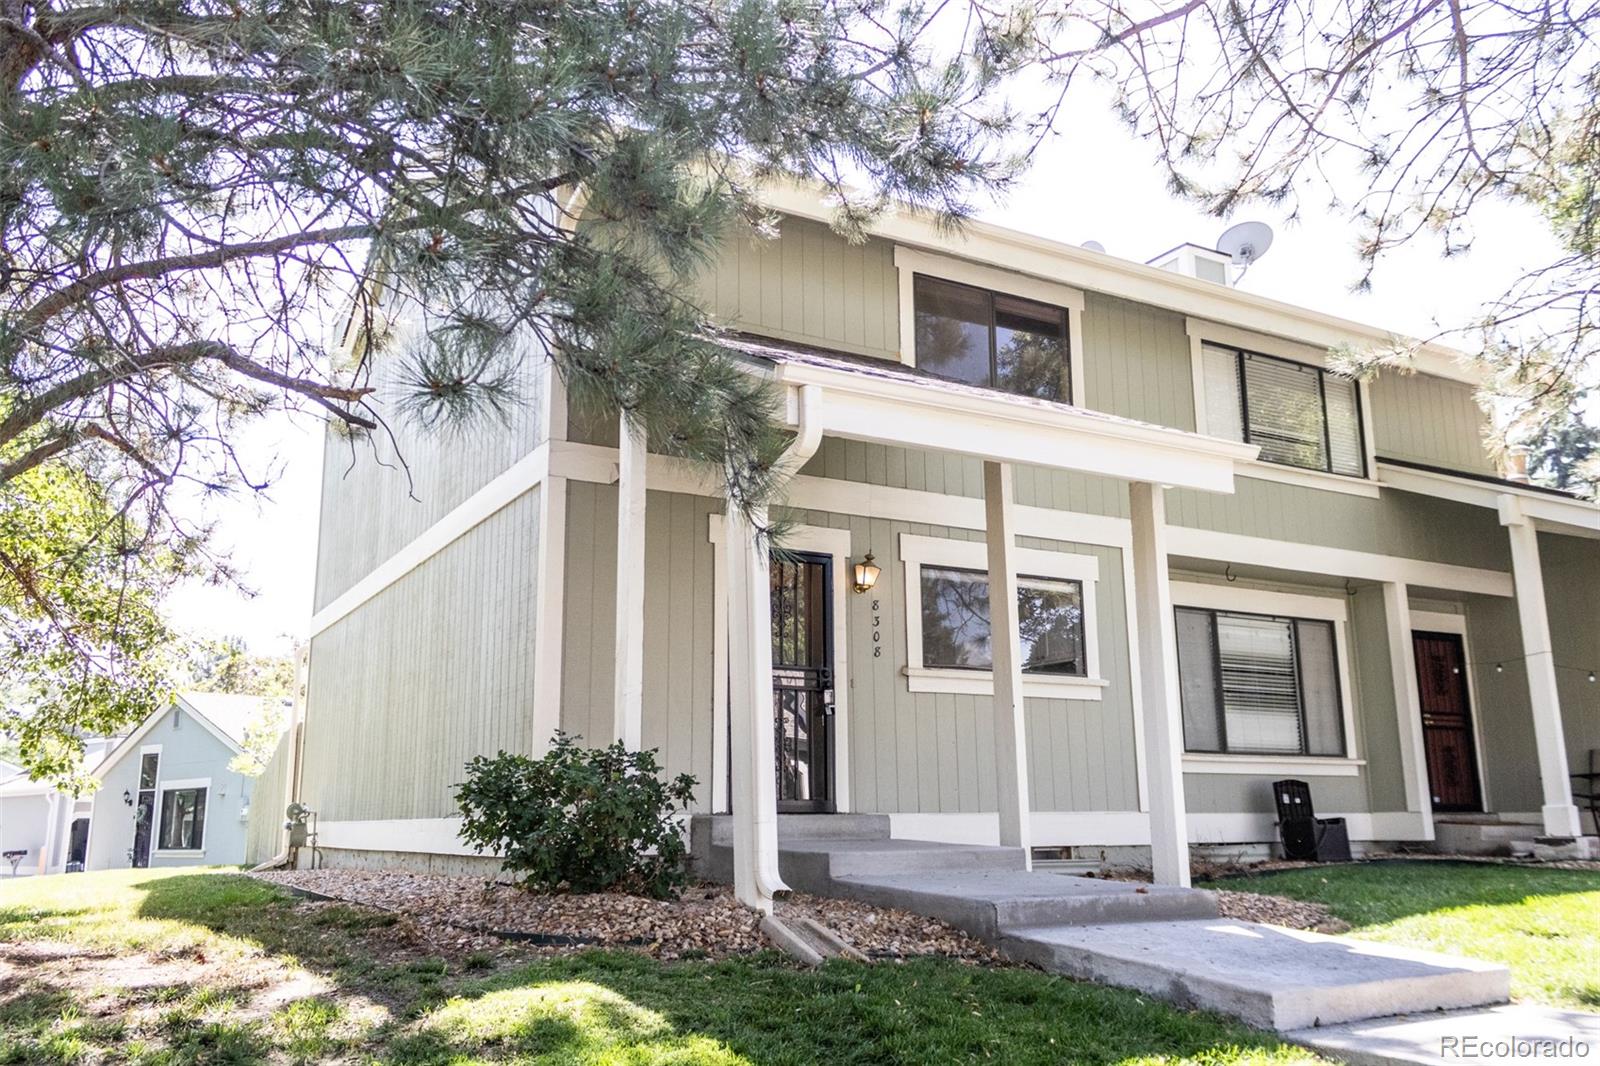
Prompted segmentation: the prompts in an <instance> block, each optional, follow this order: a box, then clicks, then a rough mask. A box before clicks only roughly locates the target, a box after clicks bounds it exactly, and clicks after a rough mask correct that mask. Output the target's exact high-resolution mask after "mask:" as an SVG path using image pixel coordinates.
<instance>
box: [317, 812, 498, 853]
mask: <svg viewBox="0 0 1600 1066" xmlns="http://www.w3.org/2000/svg"><path fill="white" fill-rule="evenodd" d="M317 847H319V848H339V849H342V850H345V851H410V852H418V853H421V854H425V855H478V854H480V853H479V852H477V851H475V850H474V849H473V847H472V845H470V844H467V843H465V842H464V841H463V840H462V839H461V819H460V818H380V819H372V820H365V821H339V822H323V823H321V824H320V825H318V826H317Z"/></svg>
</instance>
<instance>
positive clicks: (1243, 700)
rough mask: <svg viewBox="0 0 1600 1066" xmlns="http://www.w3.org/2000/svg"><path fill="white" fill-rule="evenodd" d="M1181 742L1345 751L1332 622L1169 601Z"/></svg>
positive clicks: (1221, 747)
mask: <svg viewBox="0 0 1600 1066" xmlns="http://www.w3.org/2000/svg"><path fill="white" fill-rule="evenodd" d="M1177 628H1178V675H1179V684H1180V690H1181V693H1182V700H1183V737H1184V747H1185V748H1186V749H1187V750H1188V751H1192V752H1209V753H1227V754H1246V755H1328V756H1343V755H1344V754H1345V735H1344V717H1343V711H1342V702H1341V699H1340V694H1339V669H1338V661H1337V657H1336V652H1335V648H1334V627H1333V623H1332V622H1329V621H1325V620H1321V619H1307V618H1283V617H1277V616H1273V615H1259V614H1238V613H1232V612H1227V611H1213V610H1203V609H1200V608H1194V607H1179V608H1178V609H1177Z"/></svg>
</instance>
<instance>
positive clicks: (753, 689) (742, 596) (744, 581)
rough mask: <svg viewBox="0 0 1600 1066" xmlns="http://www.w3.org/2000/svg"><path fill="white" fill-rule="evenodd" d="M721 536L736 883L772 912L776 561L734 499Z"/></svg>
mask: <svg viewBox="0 0 1600 1066" xmlns="http://www.w3.org/2000/svg"><path fill="white" fill-rule="evenodd" d="M756 517H757V520H758V521H759V520H761V516H759V515H758V516H756ZM723 537H724V545H723V553H722V558H723V561H724V565H725V567H726V573H725V574H724V575H723V577H724V585H723V587H724V588H726V589H727V593H728V710H729V713H728V761H729V769H730V772H731V776H732V778H733V780H732V795H731V796H730V801H731V804H732V807H733V891H734V895H735V896H737V897H738V899H739V901H740V902H741V903H743V904H745V905H746V906H748V907H754V908H755V909H757V910H759V911H762V912H764V913H767V914H770V913H772V897H773V895H774V894H775V893H778V892H783V891H786V890H787V888H788V886H787V885H785V884H784V883H783V879H782V878H781V877H779V875H778V781H777V773H778V767H777V759H776V756H775V754H774V751H773V744H774V743H775V733H774V723H773V713H772V588H771V578H770V577H769V571H770V567H771V563H770V561H769V559H768V557H767V548H766V544H765V543H764V542H763V543H757V542H756V536H755V529H754V528H753V527H752V526H751V523H750V521H749V520H748V519H747V518H745V516H744V515H743V514H741V513H740V512H739V510H738V508H736V507H730V508H729V513H728V514H727V515H726V517H725V518H724V520H723Z"/></svg>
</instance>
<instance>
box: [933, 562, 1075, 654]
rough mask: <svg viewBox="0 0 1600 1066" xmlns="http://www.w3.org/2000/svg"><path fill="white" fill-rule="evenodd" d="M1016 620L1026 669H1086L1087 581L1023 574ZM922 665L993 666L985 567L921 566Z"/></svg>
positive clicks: (987, 580) (1019, 587)
mask: <svg viewBox="0 0 1600 1066" xmlns="http://www.w3.org/2000/svg"><path fill="white" fill-rule="evenodd" d="M1017 624H1018V630H1019V635H1020V637H1021V643H1022V669H1023V670H1025V671H1027V672H1029V673H1045V674H1067V675H1070V676H1074V677H1084V676H1086V675H1087V673H1088V670H1087V665H1086V662H1085V657H1084V641H1083V583H1082V582H1080V581H1063V580H1043V579H1039V578H1019V579H1018V581H1017ZM922 665H923V666H925V667H929V668H934V669H938V668H946V669H965V670H989V669H992V668H993V665H994V649H993V646H992V645H991V643H990V636H989V577H988V575H987V574H985V573H983V572H980V571H973V570H961V569H956V568H953V567H943V566H924V567H922Z"/></svg>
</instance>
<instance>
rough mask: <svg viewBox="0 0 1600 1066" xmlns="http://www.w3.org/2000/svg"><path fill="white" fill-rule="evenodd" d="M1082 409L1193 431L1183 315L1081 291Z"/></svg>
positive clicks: (1191, 386) (1079, 355) (1190, 376)
mask: <svg viewBox="0 0 1600 1066" xmlns="http://www.w3.org/2000/svg"><path fill="white" fill-rule="evenodd" d="M1083 348H1084V350H1083V351H1082V352H1081V353H1074V358H1079V359H1082V360H1083V378H1084V382H1083V384H1084V391H1085V392H1087V393H1088V396H1087V397H1086V398H1085V401H1084V406H1086V407H1089V408H1091V409H1093V410H1096V411H1105V412H1107V413H1108V414H1114V415H1120V416H1121V417H1123V418H1136V419H1138V420H1139V421H1141V422H1150V423H1153V424H1155V425H1158V426H1171V427H1173V428H1174V429H1182V430H1186V431H1188V432H1191V433H1192V432H1194V428H1195V420H1194V375H1193V372H1192V370H1191V369H1190V365H1189V334H1188V332H1187V329H1186V328H1185V325H1184V316H1182V315H1180V314H1178V313H1176V312H1173V311H1167V310H1163V309H1162V308H1159V307H1152V306H1150V305H1149V304H1140V303H1134V302H1132V301H1130V300H1121V299H1118V298H1117V297H1115V296H1104V295H1101V294H1100V293H1097V292H1091V293H1086V294H1085V296H1084V306H1083Z"/></svg>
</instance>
